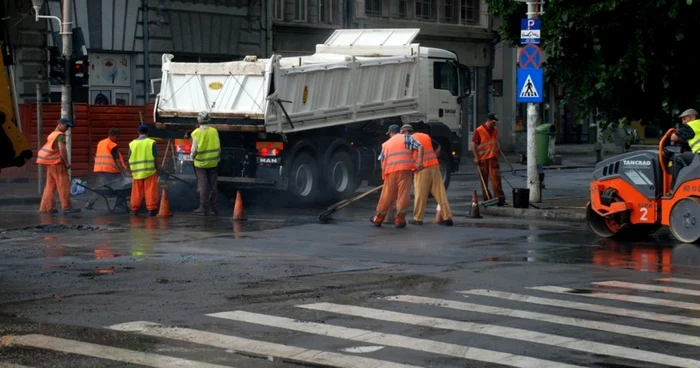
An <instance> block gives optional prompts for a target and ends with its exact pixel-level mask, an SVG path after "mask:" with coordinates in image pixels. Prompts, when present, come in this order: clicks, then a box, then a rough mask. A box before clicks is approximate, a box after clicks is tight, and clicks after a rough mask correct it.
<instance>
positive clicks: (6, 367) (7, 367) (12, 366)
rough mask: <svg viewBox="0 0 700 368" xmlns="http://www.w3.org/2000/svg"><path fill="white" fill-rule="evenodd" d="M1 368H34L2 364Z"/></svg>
mask: <svg viewBox="0 0 700 368" xmlns="http://www.w3.org/2000/svg"><path fill="white" fill-rule="evenodd" d="M0 368H33V367H29V366H26V365H19V364H12V363H4V362H0Z"/></svg>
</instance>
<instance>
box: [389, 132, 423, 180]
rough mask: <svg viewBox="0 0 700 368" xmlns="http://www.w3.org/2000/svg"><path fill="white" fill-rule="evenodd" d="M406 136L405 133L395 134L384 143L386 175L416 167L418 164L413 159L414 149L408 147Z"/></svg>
mask: <svg viewBox="0 0 700 368" xmlns="http://www.w3.org/2000/svg"><path fill="white" fill-rule="evenodd" d="M405 137H406V135H405V134H395V135H394V136H393V137H391V138H389V140H388V141H386V142H384V143H383V144H382V152H384V161H382V173H383V174H384V175H387V174H391V173H393V172H397V171H404V170H408V171H410V170H413V169H415V167H416V164H415V162H414V160H413V151H412V150H410V149H408V148H406V141H405Z"/></svg>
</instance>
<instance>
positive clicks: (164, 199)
mask: <svg viewBox="0 0 700 368" xmlns="http://www.w3.org/2000/svg"><path fill="white" fill-rule="evenodd" d="M172 215H173V213H172V212H170V202H169V201H168V192H167V191H166V190H165V188H163V193H162V194H161V195H160V208H159V209H158V217H171V216H172Z"/></svg>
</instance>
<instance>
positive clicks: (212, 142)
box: [192, 127, 221, 169]
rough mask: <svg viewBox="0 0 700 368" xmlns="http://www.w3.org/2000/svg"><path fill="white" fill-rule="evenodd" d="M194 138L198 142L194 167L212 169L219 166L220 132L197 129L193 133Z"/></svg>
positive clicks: (210, 129) (211, 129)
mask: <svg viewBox="0 0 700 368" xmlns="http://www.w3.org/2000/svg"><path fill="white" fill-rule="evenodd" d="M192 138H194V139H196V140H197V155H196V157H195V158H194V167H198V168H200V169H210V168H212V167H217V166H218V165H219V148H221V144H220V143H219V132H217V131H216V129H214V128H212V127H209V128H207V129H201V128H197V129H195V130H194V132H192Z"/></svg>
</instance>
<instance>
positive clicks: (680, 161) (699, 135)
mask: <svg viewBox="0 0 700 368" xmlns="http://www.w3.org/2000/svg"><path fill="white" fill-rule="evenodd" d="M679 117H680V118H681V126H680V127H679V128H678V130H676V132H675V133H673V134H671V140H672V141H674V142H683V143H687V144H688V146H690V150H691V152H684V153H681V154H677V155H674V156H673V174H672V179H671V188H673V187H674V185H675V184H676V178H678V173H679V172H680V171H681V169H682V168H684V167H686V166H688V165H690V163H691V162H692V161H693V159H694V158H695V156H696V155H697V154H700V119H698V112H697V111H695V110H694V109H688V110H685V111H683V113H682V114H681V115H680V116H679Z"/></svg>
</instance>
